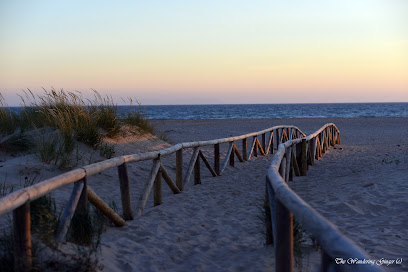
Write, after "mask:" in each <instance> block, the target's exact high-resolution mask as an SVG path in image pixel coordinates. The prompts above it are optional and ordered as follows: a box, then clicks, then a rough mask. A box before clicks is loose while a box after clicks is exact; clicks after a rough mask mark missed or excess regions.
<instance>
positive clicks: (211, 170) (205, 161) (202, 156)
mask: <svg viewBox="0 0 408 272" xmlns="http://www.w3.org/2000/svg"><path fill="white" fill-rule="evenodd" d="M198 154H199V156H200V158H201V159H202V160H203V162H204V164H205V166H207V168H208V170H210V172H211V175H212V176H213V177H216V176H217V173H215V171H214V169H212V167H211V165H210V163H209V162H208V160H207V158H206V157H205V156H204V154H203V152H201V150H200V152H198Z"/></svg>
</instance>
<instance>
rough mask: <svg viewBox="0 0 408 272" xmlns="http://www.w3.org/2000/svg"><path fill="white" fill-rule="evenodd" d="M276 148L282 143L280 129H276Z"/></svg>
mask: <svg viewBox="0 0 408 272" xmlns="http://www.w3.org/2000/svg"><path fill="white" fill-rule="evenodd" d="M275 134H276V149H278V147H279V144H280V134H279V129H277V130H276V133H275Z"/></svg>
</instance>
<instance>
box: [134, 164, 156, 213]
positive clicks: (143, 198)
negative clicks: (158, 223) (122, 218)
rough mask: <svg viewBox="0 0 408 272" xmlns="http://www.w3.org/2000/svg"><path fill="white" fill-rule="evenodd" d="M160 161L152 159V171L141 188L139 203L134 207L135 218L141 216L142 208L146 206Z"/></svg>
mask: <svg viewBox="0 0 408 272" xmlns="http://www.w3.org/2000/svg"><path fill="white" fill-rule="evenodd" d="M160 165H161V163H160V160H159V159H154V160H153V166H152V169H150V173H149V177H148V179H147V182H146V183H145V185H144V187H143V191H142V194H141V195H140V197H139V201H138V203H137V206H136V209H135V211H136V214H137V216H141V215H142V213H143V210H144V207H145V205H146V202H147V199H148V197H149V194H150V191H151V190H152V187H153V184H154V181H155V179H156V175H157V172H158V171H159V169H160Z"/></svg>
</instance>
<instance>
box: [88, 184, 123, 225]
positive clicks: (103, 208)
mask: <svg viewBox="0 0 408 272" xmlns="http://www.w3.org/2000/svg"><path fill="white" fill-rule="evenodd" d="M87 195H88V199H89V202H90V203H91V204H92V205H94V207H95V208H97V209H98V210H99V211H100V212H101V213H103V214H104V215H105V216H106V217H107V218H108V219H109V220H110V221H111V222H112V223H113V224H115V226H117V227H123V226H124V225H125V220H124V219H123V218H122V217H120V216H119V214H117V213H116V212H115V211H114V210H113V209H112V208H111V207H109V205H108V204H106V203H105V202H104V201H103V200H102V199H101V198H100V197H99V196H98V195H97V194H96V193H95V192H94V191H93V190H92V189H91V188H90V187H89V186H88V187H87Z"/></svg>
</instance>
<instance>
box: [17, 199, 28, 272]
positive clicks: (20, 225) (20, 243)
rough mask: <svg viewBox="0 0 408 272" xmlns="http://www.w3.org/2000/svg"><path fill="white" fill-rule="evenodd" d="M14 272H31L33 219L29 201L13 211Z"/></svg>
mask: <svg viewBox="0 0 408 272" xmlns="http://www.w3.org/2000/svg"><path fill="white" fill-rule="evenodd" d="M13 238H14V239H13V241H14V270H15V271H18V272H20V271H21V272H23V271H30V270H31V266H32V254H31V217H30V202H29V201H27V202H26V203H24V204H23V205H21V206H20V207H18V208H16V209H15V210H13Z"/></svg>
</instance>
